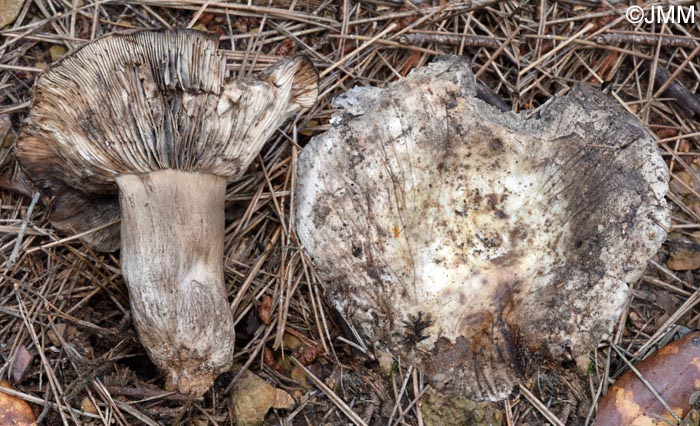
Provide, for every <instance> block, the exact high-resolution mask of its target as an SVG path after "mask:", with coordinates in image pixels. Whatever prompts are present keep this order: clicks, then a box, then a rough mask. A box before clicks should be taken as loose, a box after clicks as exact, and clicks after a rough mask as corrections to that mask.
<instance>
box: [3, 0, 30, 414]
mask: <svg viewBox="0 0 700 426" xmlns="http://www.w3.org/2000/svg"><path fill="white" fill-rule="evenodd" d="M23 4H24V0H0V28H2V27H4V26H6V25H9V24H11V23H13V22H14V21H15V19H17V15H19V11H20V10H22V5H23ZM3 424H4V423H3Z"/></svg>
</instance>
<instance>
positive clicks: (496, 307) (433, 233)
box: [297, 57, 670, 400]
mask: <svg viewBox="0 0 700 426" xmlns="http://www.w3.org/2000/svg"><path fill="white" fill-rule="evenodd" d="M475 87H476V86H475V78H474V76H473V75H472V73H471V72H470V71H469V65H468V63H466V62H465V61H463V60H461V59H459V58H455V57H447V58H443V59H441V60H438V61H436V62H433V63H432V64H430V65H429V66H426V67H422V68H419V69H416V70H414V71H413V72H412V73H411V74H410V75H409V76H408V77H407V78H405V79H402V80H400V81H397V82H394V83H392V84H389V85H388V86H387V87H386V88H384V89H377V88H355V89H352V90H350V91H349V92H348V93H347V94H345V95H344V96H343V97H341V98H339V99H337V100H336V102H335V104H336V107H338V108H339V109H340V111H339V112H338V113H337V114H336V115H335V116H334V117H333V118H332V119H331V128H330V130H328V131H327V132H326V133H324V134H322V135H319V136H316V137H314V138H313V139H312V140H311V142H310V143H309V144H308V145H307V146H306V147H305V148H304V150H303V152H302V154H301V155H300V157H299V163H298V169H297V170H298V178H297V234H298V237H299V239H300V241H301V243H302V244H303V245H304V247H305V248H306V250H307V251H308V253H309V254H310V255H311V257H312V258H313V260H314V263H315V266H316V268H317V270H318V273H319V275H320V277H321V278H322V279H323V281H324V282H325V291H326V295H327V297H328V298H329V299H330V301H331V303H332V304H333V305H334V306H335V307H336V308H337V309H338V310H339V311H340V313H341V314H342V315H343V316H344V318H346V319H347V320H348V323H349V324H350V325H351V326H353V327H354V328H356V330H357V331H359V335H360V336H362V337H363V338H365V339H367V340H368V341H369V342H370V343H371V344H372V345H374V346H377V347H382V348H387V349H389V350H390V351H392V352H393V353H394V354H395V355H400V356H402V357H403V358H404V359H405V360H408V361H409V362H411V363H413V364H414V365H416V366H417V367H418V368H419V369H421V370H422V371H423V372H424V373H425V374H426V376H427V377H428V378H429V379H430V382H431V384H432V385H433V386H434V387H436V388H437V389H440V390H442V391H443V392H447V393H453V394H460V395H464V396H467V397H469V398H472V399H481V400H484V399H489V400H498V399H502V398H505V397H506V396H507V395H508V394H509V393H510V391H511V390H512V388H513V386H514V385H515V384H517V383H518V382H519V381H520V380H521V379H522V376H523V374H524V364H525V362H526V361H528V362H536V361H533V360H535V359H542V358H543V357H541V356H538V357H534V356H531V355H534V354H535V353H539V354H541V355H544V356H545V357H544V358H549V359H550V360H553V361H562V360H566V359H570V358H572V357H576V356H578V355H580V354H585V353H588V352H589V351H590V350H592V348H593V347H594V346H595V345H596V344H598V342H599V341H600V340H601V339H604V338H606V337H607V336H609V334H610V332H611V330H612V328H613V326H614V324H615V321H616V320H617V318H618V317H619V315H620V314H621V312H622V309H623V306H624V305H625V303H626V301H627V300H628V295H629V290H628V286H627V283H631V282H634V281H635V280H637V279H638V278H639V276H640V275H641V273H642V272H643V270H644V269H645V267H646V263H647V260H648V259H649V258H650V257H651V256H652V255H653V254H654V253H655V252H656V251H657V250H658V248H659V246H660V245H661V243H662V242H663V240H664V238H665V235H666V231H665V229H667V227H668V226H669V224H670V214H669V211H668V209H667V206H666V202H665V200H664V195H665V193H666V191H667V189H668V179H669V173H668V170H667V167H666V165H665V163H664V162H663V160H662V158H661V156H660V154H659V153H658V151H657V148H656V145H655V143H654V139H653V138H652V137H651V136H650V135H649V133H647V132H646V131H645V130H644V128H643V126H642V124H641V123H640V122H639V120H638V119H637V118H636V117H634V116H633V115H631V114H629V113H627V112H626V111H624V110H623V109H622V108H621V107H620V106H619V105H618V104H617V103H616V102H615V101H613V100H612V99H610V98H609V97H608V96H606V95H605V94H603V93H602V92H600V91H598V90H596V89H593V88H591V87H588V86H581V87H577V88H575V89H573V90H571V91H570V93H569V94H568V95H566V96H564V97H560V98H554V99H552V100H551V101H550V102H549V103H548V104H547V105H545V106H544V107H543V108H542V109H541V111H540V112H539V114H538V115H537V117H535V118H530V119H528V118H526V117H525V116H524V115H522V114H521V115H518V114H515V113H510V112H509V113H502V112H500V111H498V110H496V109H495V108H493V107H491V106H489V105H487V104H486V103H484V102H482V101H480V100H478V99H477V98H476V97H475V94H476V89H475Z"/></svg>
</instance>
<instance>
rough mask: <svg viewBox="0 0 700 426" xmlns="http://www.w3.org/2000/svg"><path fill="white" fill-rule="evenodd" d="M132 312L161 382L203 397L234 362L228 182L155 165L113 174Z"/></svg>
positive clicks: (122, 260)
mask: <svg viewBox="0 0 700 426" xmlns="http://www.w3.org/2000/svg"><path fill="white" fill-rule="evenodd" d="M116 182H117V185H118V186H119V200H120V204H121V211H122V223H121V233H122V234H121V235H122V240H121V262H122V265H121V266H122V272H123V274H124V278H125V280H126V283H127V286H128V288H129V294H130V299H131V311H132V313H133V318H134V324H135V326H136V330H137V331H138V333H139V337H140V339H141V342H142V343H143V345H144V347H145V348H146V350H147V352H148V355H149V356H150V358H151V359H152V360H153V362H155V364H156V365H158V366H159V367H161V368H162V369H163V370H164V371H166V372H167V376H168V377H167V385H166V386H167V387H168V388H169V389H175V388H177V389H178V390H179V391H180V392H182V393H185V394H192V395H195V394H196V395H202V394H203V393H204V392H205V391H206V390H207V389H208V388H209V387H210V386H211V385H212V383H213V381H214V378H215V377H216V376H217V375H218V374H220V373H221V372H223V371H226V370H228V369H229V367H230V365H231V362H232V359H233V349H234V326H233V316H232V314H231V308H230V306H229V304H228V299H227V295H226V290H225V288H224V271H223V254H224V253H223V252H224V198H225V193H226V179H224V178H222V177H219V176H214V175H210V174H200V173H191V172H184V171H177V170H161V171H157V172H152V173H148V174H144V175H124V176H121V177H118V178H117V179H116Z"/></svg>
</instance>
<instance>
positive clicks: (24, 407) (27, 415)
mask: <svg viewBox="0 0 700 426" xmlns="http://www.w3.org/2000/svg"><path fill="white" fill-rule="evenodd" d="M0 388H7V389H13V388H12V386H10V384H9V383H8V382H7V381H6V380H2V381H0ZM0 425H12V426H36V416H35V415H34V412H33V411H32V407H30V406H29V404H28V403H27V401H25V400H23V399H19V398H17V397H16V396H12V395H9V394H6V393H4V392H2V391H0Z"/></svg>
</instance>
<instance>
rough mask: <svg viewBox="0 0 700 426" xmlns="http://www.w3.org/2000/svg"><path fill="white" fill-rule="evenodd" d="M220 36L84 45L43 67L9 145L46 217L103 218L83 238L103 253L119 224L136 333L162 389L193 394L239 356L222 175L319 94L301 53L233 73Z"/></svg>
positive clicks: (112, 244)
mask: <svg viewBox="0 0 700 426" xmlns="http://www.w3.org/2000/svg"><path fill="white" fill-rule="evenodd" d="M217 45H218V38H217V37H214V36H212V35H209V34H205V33H202V32H198V31H192V30H175V31H139V32H134V33H129V34H113V35H109V36H106V37H103V38H101V39H99V40H96V41H94V42H92V43H89V44H87V45H85V46H83V47H82V48H80V49H78V50H77V51H76V52H74V53H73V54H71V55H70V56H68V57H65V58H63V59H62V60H61V61H59V62H58V63H56V64H54V65H53V66H52V67H51V68H50V69H49V70H48V71H46V72H45V73H44V74H42V75H41V76H40V78H39V79H38V81H37V84H36V86H35V89H34V97H33V104H32V107H31V111H30V114H29V117H28V119H27V122H26V124H25V125H24V127H23V129H22V134H21V136H20V139H19V141H18V144H17V156H18V158H19V161H20V164H21V165H22V167H23V168H24V169H25V171H26V172H27V174H28V175H29V176H30V177H31V178H32V179H33V180H34V182H35V183H36V185H37V186H38V187H39V189H40V190H41V191H42V192H43V193H44V194H45V195H46V196H47V197H53V211H52V213H51V216H50V219H51V221H52V223H53V224H54V226H56V227H58V228H59V229H61V230H64V231H67V232H81V231H87V230H90V229H91V228H94V227H97V228H98V229H96V230H95V231H94V232H91V233H89V234H87V235H85V240H86V241H87V242H88V243H90V244H92V245H93V246H95V248H97V249H101V250H114V249H116V248H117V247H119V239H118V238H117V237H118V236H119V234H121V266H122V272H123V274H124V278H125V281H126V283H127V286H128V288H129V294H130V300H131V308H132V314H133V320H134V324H135V326H136V329H137V331H138V333H139V337H140V339H141V342H142V344H143V345H144V347H145V348H146V351H147V352H148V355H149V356H150V357H151V359H152V360H153V361H154V362H155V364H156V365H158V366H159V367H160V368H161V369H163V370H164V371H165V372H166V375H167V386H168V387H169V388H177V389H178V390H180V391H181V392H183V393H188V394H193V395H201V394H203V393H204V392H205V391H206V390H207V389H208V388H209V387H210V386H211V384H212V382H213V380H214V378H215V377H216V376H217V375H218V374H219V373H221V372H223V371H226V370H227V369H229V368H230V366H231V362H232V359H233V349H234V328H233V318H232V314H231V310H230V307H229V304H228V298H227V291H226V288H225V285H224V271H223V238H224V232H223V231H224V201H225V192H226V183H227V182H229V181H232V180H235V179H238V178H240V176H241V175H242V174H243V173H244V172H245V171H246V169H247V168H248V166H249V165H250V163H251V162H252V161H253V159H254V158H255V156H256V155H257V154H258V152H259V151H260V148H261V147H262V145H263V144H264V143H265V141H266V140H267V139H268V138H269V137H270V136H271V135H272V133H273V132H274V131H275V129H276V128H277V127H278V126H279V125H281V124H282V123H283V122H284V121H285V120H287V119H288V118H289V117H290V116H292V115H294V114H296V113H298V112H300V111H303V110H305V109H307V108H309V107H310V106H311V105H312V104H313V103H314V102H315V99H316V96H317V92H318V87H317V80H318V76H317V74H316V71H315V69H314V67H313V65H311V63H310V62H309V61H308V60H307V59H305V58H303V57H297V58H292V59H289V60H285V61H281V62H279V63H278V64H276V65H274V66H272V67H271V68H270V69H268V70H267V71H265V72H263V73H261V74H259V75H258V76H257V77H255V78H248V79H240V80H239V79H231V80H227V79H226V78H225V58H224V56H223V55H222V53H221V52H219V51H218V48H217ZM77 203H80V204H79V205H78V204H77ZM120 218H121V225H120V229H117V226H119V225H111V226H110V223H113V222H115V221H118V220H119V219H120ZM100 227H101V228H100Z"/></svg>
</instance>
